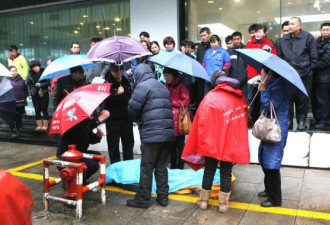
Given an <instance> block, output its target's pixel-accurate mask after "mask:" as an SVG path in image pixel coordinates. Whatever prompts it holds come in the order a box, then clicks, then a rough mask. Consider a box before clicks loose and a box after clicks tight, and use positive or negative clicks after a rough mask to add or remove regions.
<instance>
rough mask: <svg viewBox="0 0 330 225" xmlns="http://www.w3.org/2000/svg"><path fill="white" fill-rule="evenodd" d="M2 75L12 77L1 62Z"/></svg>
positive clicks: (0, 72)
mask: <svg viewBox="0 0 330 225" xmlns="http://www.w3.org/2000/svg"><path fill="white" fill-rule="evenodd" d="M0 76H4V77H11V74H10V72H9V70H8V69H7V68H6V67H5V66H4V65H2V64H1V63H0Z"/></svg>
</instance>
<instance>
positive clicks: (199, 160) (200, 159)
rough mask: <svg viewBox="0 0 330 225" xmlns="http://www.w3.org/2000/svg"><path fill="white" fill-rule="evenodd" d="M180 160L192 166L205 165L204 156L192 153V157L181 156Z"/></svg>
mask: <svg viewBox="0 0 330 225" xmlns="http://www.w3.org/2000/svg"><path fill="white" fill-rule="evenodd" d="M181 159H182V160H183V161H185V162H190V163H193V164H205V156H203V155H199V154H197V153H194V154H192V155H187V156H181Z"/></svg>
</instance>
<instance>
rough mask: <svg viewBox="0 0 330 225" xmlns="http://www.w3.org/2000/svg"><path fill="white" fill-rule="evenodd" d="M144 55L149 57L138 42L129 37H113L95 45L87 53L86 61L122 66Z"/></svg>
mask: <svg viewBox="0 0 330 225" xmlns="http://www.w3.org/2000/svg"><path fill="white" fill-rule="evenodd" d="M146 55H151V52H149V51H148V49H146V48H145V47H144V46H143V45H142V44H141V43H140V42H139V41H137V40H135V39H133V38H130V37H122V36H113V37H111V38H107V39H104V40H102V41H100V42H98V43H96V44H95V45H94V46H93V47H92V48H91V49H90V50H89V51H88V52H87V55H86V59H87V61H106V62H112V63H117V64H122V63H123V62H128V61H130V60H132V59H134V58H140V57H142V56H146Z"/></svg>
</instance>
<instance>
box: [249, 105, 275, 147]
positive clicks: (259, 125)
mask: <svg viewBox="0 0 330 225" xmlns="http://www.w3.org/2000/svg"><path fill="white" fill-rule="evenodd" d="M273 116H275V117H273ZM252 134H253V136H255V137H256V138H258V139H260V140H262V141H265V142H280V141H281V127H280V125H279V123H278V120H277V116H276V112H275V108H274V105H273V103H272V101H270V118H267V116H266V115H265V110H263V111H262V113H261V115H260V117H259V119H258V120H257V121H256V122H255V123H254V126H253V128H252Z"/></svg>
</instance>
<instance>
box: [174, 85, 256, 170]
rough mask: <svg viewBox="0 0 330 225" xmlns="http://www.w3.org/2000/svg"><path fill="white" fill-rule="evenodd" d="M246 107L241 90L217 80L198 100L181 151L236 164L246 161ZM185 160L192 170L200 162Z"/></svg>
mask: <svg viewBox="0 0 330 225" xmlns="http://www.w3.org/2000/svg"><path fill="white" fill-rule="evenodd" d="M247 120H248V109H247V105H246V100H245V98H244V96H243V92H242V91H241V90H240V89H235V88H233V87H232V86H230V85H229V84H228V83H221V84H218V86H217V87H216V88H215V89H213V90H212V91H210V92H209V93H208V94H207V95H206V96H205V97H204V99H203V101H202V102H201V103H200V105H199V107H198V110H197V113H196V115H195V118H194V122H193V124H192V128H191V130H190V132H189V136H188V139H187V142H186V144H185V147H184V149H183V152H182V155H181V156H182V157H186V156H189V155H193V154H196V153H197V154H198V155H202V156H208V157H212V158H215V159H217V160H219V161H220V160H221V161H228V162H234V163H239V164H248V163H250V152H249V142H248V127H247ZM186 163H187V164H188V165H189V166H190V167H191V168H193V169H194V170H197V169H200V168H202V167H203V166H204V165H203V164H192V163H189V162H187V161H186Z"/></svg>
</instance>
